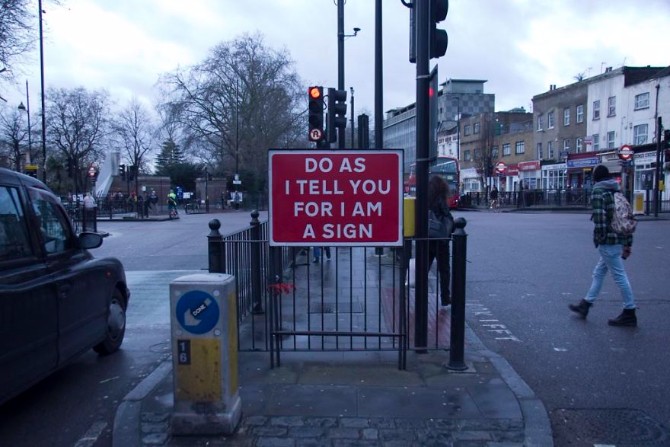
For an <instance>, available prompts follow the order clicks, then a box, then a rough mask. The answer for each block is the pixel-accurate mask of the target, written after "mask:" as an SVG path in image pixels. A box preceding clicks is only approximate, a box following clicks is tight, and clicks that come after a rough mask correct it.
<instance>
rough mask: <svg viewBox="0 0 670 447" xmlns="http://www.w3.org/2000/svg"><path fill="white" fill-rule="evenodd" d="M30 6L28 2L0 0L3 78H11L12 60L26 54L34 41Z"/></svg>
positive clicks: (23, 0)
mask: <svg viewBox="0 0 670 447" xmlns="http://www.w3.org/2000/svg"><path fill="white" fill-rule="evenodd" d="M30 4H31V2H30V0H0V73H2V75H0V76H3V77H5V78H10V77H11V68H12V65H13V62H14V60H15V59H16V58H17V57H18V56H20V55H22V54H24V53H26V52H28V51H29V50H30V48H31V45H32V43H33V42H34V40H35V39H32V38H31V35H30V30H31V23H30V21H31V19H32V17H33V16H32V15H31V14H30V12H29V11H28V6H29V5H30ZM5 69H6V70H7V71H5Z"/></svg>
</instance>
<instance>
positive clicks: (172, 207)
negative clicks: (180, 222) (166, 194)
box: [168, 200, 179, 219]
mask: <svg viewBox="0 0 670 447" xmlns="http://www.w3.org/2000/svg"><path fill="white" fill-rule="evenodd" d="M168 217H169V218H170V219H179V212H178V211H177V203H176V202H175V201H173V200H168Z"/></svg>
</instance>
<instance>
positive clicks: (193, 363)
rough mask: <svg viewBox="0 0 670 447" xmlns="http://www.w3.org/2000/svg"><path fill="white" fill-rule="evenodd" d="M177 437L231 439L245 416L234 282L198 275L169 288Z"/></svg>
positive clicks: (228, 278) (173, 420) (226, 277)
mask: <svg viewBox="0 0 670 447" xmlns="http://www.w3.org/2000/svg"><path fill="white" fill-rule="evenodd" d="M170 311H171V318H170V320H171V321H170V322H171V339H172V364H173V373H174V409H173V413H172V418H171V424H170V427H171V432H172V434H174V435H199V434H212V435H215V434H232V433H233V432H234V431H235V428H236V427H237V425H238V423H239V421H240V418H241V415H242V402H241V400H240V395H239V372H238V363H237V311H236V296H235V282H234V277H233V276H231V275H226V274H223V273H197V274H193V275H187V276H182V277H179V278H177V279H175V280H174V281H172V282H171V283H170Z"/></svg>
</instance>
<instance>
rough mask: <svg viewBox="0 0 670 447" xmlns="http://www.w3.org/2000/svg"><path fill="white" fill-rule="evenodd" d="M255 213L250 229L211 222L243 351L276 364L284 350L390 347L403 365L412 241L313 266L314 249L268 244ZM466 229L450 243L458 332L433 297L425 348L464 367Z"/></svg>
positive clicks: (349, 251) (346, 250)
mask: <svg viewBox="0 0 670 447" xmlns="http://www.w3.org/2000/svg"><path fill="white" fill-rule="evenodd" d="M258 216H259V214H258V212H257V211H254V212H252V214H251V217H252V219H251V222H250V226H249V227H248V228H245V229H243V230H241V231H238V232H236V233H232V234H228V235H222V234H221V233H220V232H219V229H220V228H221V223H220V222H219V221H218V220H217V219H213V220H212V221H210V222H209V228H210V233H209V235H208V236H207V237H208V256H209V262H208V263H209V271H210V272H213V273H227V274H230V275H232V276H234V277H235V280H234V281H235V287H236V291H237V317H238V350H240V351H267V352H270V356H271V365H272V366H274V365H275V363H276V364H277V365H279V363H280V353H281V352H286V351H370V350H376V351H382V350H391V351H397V352H398V364H399V367H400V368H404V365H405V362H406V353H407V350H408V349H412V347H411V346H410V344H411V342H412V341H413V328H414V321H413V320H412V319H411V318H410V317H411V316H412V315H413V314H414V290H413V289H412V288H411V287H407V285H406V281H405V280H406V278H407V277H408V268H409V262H408V258H409V253H411V245H412V243H413V240H412V239H407V240H406V241H405V245H404V247H407V249H405V248H403V247H398V248H393V249H391V250H387V254H385V255H382V256H379V255H378V253H376V250H375V247H337V248H334V247H333V248H332V249H331V255H332V256H331V257H330V259H325V258H321V259H320V260H317V261H318V262H314V261H313V257H312V255H311V249H310V247H287V246H279V247H278V246H272V247H271V246H270V244H269V241H268V236H269V235H268V225H267V223H266V222H260V221H259V220H258ZM458 222H460V223H458ZM459 225H460V227H459ZM464 226H465V221H464V219H457V231H456V233H454V236H453V238H452V239H453V247H454V249H453V258H454V259H453V262H452V266H453V267H452V292H453V293H452V300H453V304H452V312H451V318H452V324H451V333H450V334H449V330H448V329H449V327H448V325H444V323H445V321H444V318H445V315H446V314H445V313H442V312H440V311H439V310H440V309H439V304H438V301H439V300H436V295H435V293H432V292H431V297H429V300H431V304H432V307H431V309H433V310H431V312H432V315H433V317H434V318H432V319H430V318H429V320H430V325H431V326H430V327H429V328H428V333H429V337H428V338H429V340H430V343H429V344H430V345H429V346H421V347H420V349H421V350H425V349H447V348H450V352H451V353H452V354H453V355H455V356H456V358H455V359H454V360H453V363H454V364H455V365H456V366H457V367H458V366H460V365H461V364H462V352H463V348H462V345H463V338H464V326H463V325H464V320H465V313H464V312H465V244H466V240H467V237H466V235H465V232H464V230H463V228H464ZM459 260H460V261H459ZM461 261H462V262H461ZM436 284H437V278H435V282H434V285H435V287H436ZM437 314H439V315H440V316H439V317H438V316H437ZM454 318H460V319H461V321H460V322H458V321H454ZM455 329H456V332H454V330H455ZM453 343H456V344H455V345H453V346H450V345H451V344H453ZM459 346H460V348H459ZM417 349H418V348H417ZM459 353H460V354H459ZM459 355H460V356H461V357H460V359H459V358H458V356H459Z"/></svg>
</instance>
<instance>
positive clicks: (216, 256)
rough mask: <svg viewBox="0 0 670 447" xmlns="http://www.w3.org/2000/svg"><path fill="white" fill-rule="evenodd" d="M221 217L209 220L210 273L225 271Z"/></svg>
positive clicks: (208, 249)
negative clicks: (220, 230) (220, 229)
mask: <svg viewBox="0 0 670 447" xmlns="http://www.w3.org/2000/svg"><path fill="white" fill-rule="evenodd" d="M219 228H221V222H220V221H219V219H212V220H210V221H209V229H210V232H209V234H208V235H207V254H208V257H209V273H225V272H226V258H225V256H224V247H223V236H221V233H219Z"/></svg>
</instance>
